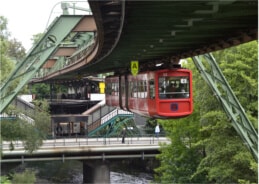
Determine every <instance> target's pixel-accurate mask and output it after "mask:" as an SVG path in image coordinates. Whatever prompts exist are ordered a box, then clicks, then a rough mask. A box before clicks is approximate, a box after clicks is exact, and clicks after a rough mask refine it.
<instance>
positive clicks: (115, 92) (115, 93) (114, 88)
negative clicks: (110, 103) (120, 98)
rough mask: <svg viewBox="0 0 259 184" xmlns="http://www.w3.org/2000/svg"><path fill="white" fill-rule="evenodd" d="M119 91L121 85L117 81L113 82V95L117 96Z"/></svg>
mask: <svg viewBox="0 0 259 184" xmlns="http://www.w3.org/2000/svg"><path fill="white" fill-rule="evenodd" d="M118 93H119V86H118V83H117V82H113V83H112V95H115V96H117V95H118Z"/></svg>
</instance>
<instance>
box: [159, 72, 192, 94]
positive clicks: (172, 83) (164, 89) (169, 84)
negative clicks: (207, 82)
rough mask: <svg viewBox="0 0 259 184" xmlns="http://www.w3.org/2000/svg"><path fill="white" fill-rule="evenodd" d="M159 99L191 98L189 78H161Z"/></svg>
mask: <svg viewBox="0 0 259 184" xmlns="http://www.w3.org/2000/svg"><path fill="white" fill-rule="evenodd" d="M158 82H159V98H160V99H172V98H189V96H190V85H189V83H190V82H189V77H186V76H177V77H174V76H161V77H159V81H158Z"/></svg>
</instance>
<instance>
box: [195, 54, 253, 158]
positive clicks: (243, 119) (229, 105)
mask: <svg viewBox="0 0 259 184" xmlns="http://www.w3.org/2000/svg"><path fill="white" fill-rule="evenodd" d="M192 59H193V62H194V64H195V65H196V67H197V69H198V70H199V72H200V74H201V75H202V77H203V78H204V80H205V81H206V82H207V84H208V85H209V86H210V87H211V89H212V91H213V93H214V94H215V96H216V97H217V99H218V101H219V102H220V103H221V105H222V107H223V109H224V111H225V112H226V114H227V116H228V118H229V120H230V121H231V122H232V126H233V127H234V128H235V130H236V131H237V133H238V135H239V136H240V137H241V138H242V139H243V141H244V142H245V143H246V146H247V147H248V148H249V150H250V152H251V153H252V155H253V157H254V158H255V159H256V160H257V161H258V134H257V132H256V131H255V129H254V127H253V125H252V123H251V122H250V121H249V119H248V117H247V115H246V113H245V111H244V109H243V107H242V106H241V104H240V103H239V101H238V99H237V98H236V96H235V94H234V92H233V91H232V89H231V87H230V85H229V84H228V82H227V80H226V78H225V77H224V75H223V73H222V71H221V69H220V68H219V66H218V64H217V62H216V60H215V58H214V57H213V56H212V54H204V55H200V56H195V57H193V58H192ZM204 62H206V63H204ZM203 63H204V64H203Z"/></svg>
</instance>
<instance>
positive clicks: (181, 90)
mask: <svg viewBox="0 0 259 184" xmlns="http://www.w3.org/2000/svg"><path fill="white" fill-rule="evenodd" d="M105 84H106V90H105V91H106V95H105V98H106V104H107V105H109V106H117V107H120V108H121V109H124V110H128V111H131V112H134V113H137V114H140V115H143V116H148V117H155V118H180V117H185V116H188V115H190V114H191V113H192V112H193V102H192V72H191V71H190V70H188V69H182V68H180V69H179V68H177V69H162V70H157V71H147V72H142V73H139V74H138V75H137V76H133V75H118V76H109V77H106V79H105Z"/></svg>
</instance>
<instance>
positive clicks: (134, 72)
mask: <svg viewBox="0 0 259 184" xmlns="http://www.w3.org/2000/svg"><path fill="white" fill-rule="evenodd" d="M130 69H131V73H132V75H133V76H136V75H137V74H138V71H139V65H138V61H131V63H130Z"/></svg>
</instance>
